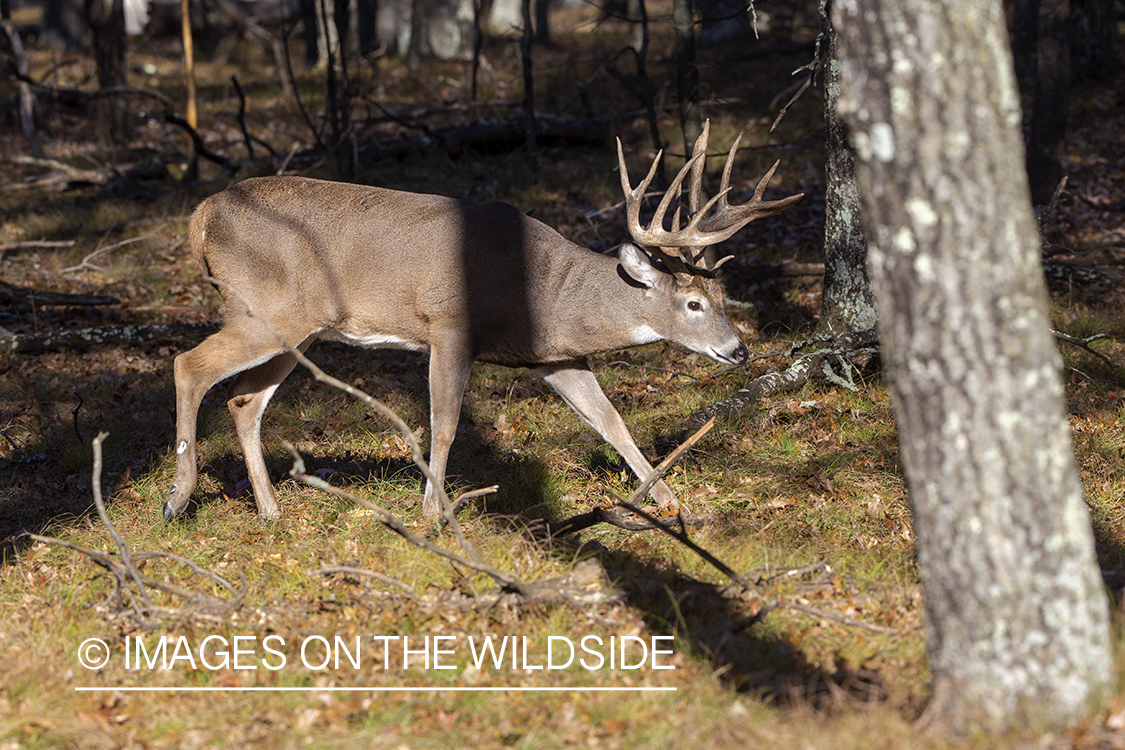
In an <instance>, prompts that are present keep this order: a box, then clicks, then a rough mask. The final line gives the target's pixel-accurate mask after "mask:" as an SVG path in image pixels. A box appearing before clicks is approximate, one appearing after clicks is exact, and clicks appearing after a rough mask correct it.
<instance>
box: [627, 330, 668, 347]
mask: <svg viewBox="0 0 1125 750" xmlns="http://www.w3.org/2000/svg"><path fill="white" fill-rule="evenodd" d="M629 336H630V337H632V339H633V343H634V344H651V343H652V342H654V341H663V340H664V337H663V336H661V335H660V334H659V333H657V332H656V331H654V330H652V329H651V328H649V327H648V326H637V327H636V328H634V329H633V330H631V331H629Z"/></svg>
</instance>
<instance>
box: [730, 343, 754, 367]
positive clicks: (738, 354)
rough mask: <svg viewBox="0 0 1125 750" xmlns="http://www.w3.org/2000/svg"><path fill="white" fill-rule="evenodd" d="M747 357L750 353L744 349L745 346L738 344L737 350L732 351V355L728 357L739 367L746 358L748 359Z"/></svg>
mask: <svg viewBox="0 0 1125 750" xmlns="http://www.w3.org/2000/svg"><path fill="white" fill-rule="evenodd" d="M749 356H750V351H749V350H748V349H747V348H746V344H743V343H742V342H739V343H738V348H737V349H735V350H734V353H733V354H731V355H730V358H731V359H732V360H734V363H735V364H736V365H740V364H742V363H743V362H745V361H746V360H747V358H749Z"/></svg>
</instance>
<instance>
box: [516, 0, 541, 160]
mask: <svg viewBox="0 0 1125 750" xmlns="http://www.w3.org/2000/svg"><path fill="white" fill-rule="evenodd" d="M522 9H523V12H522V15H523V34H522V35H521V36H520V58H521V59H522V60H523V113H524V118H525V120H526V122H527V156H528V159H529V160H530V161H531V174H532V176H533V177H534V178H535V181H536V182H538V181H539V169H540V168H539V149H538V147H537V145H536V135H537V131H538V130H539V126H538V124H537V123H536V121H535V80H534V77H533V76H532V68H531V42H532V39H533V38H534V31H533V30H532V28H531V0H523V4H522Z"/></svg>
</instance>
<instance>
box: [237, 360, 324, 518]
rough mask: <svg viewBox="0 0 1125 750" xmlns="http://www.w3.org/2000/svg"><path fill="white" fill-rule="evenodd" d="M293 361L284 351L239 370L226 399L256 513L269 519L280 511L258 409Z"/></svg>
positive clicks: (262, 410) (278, 514)
mask: <svg viewBox="0 0 1125 750" xmlns="http://www.w3.org/2000/svg"><path fill="white" fill-rule="evenodd" d="M311 343H312V339H308V340H306V341H305V342H304V343H302V344H301V345H300V346H298V347H297V348H298V349H300V350H301V351H302V352H303V351H304V350H305V349H307V348H308V347H309V345H310V344H311ZM296 365H297V358H296V357H294V356H293V355H292V354H290V353H288V352H285V353H282V354H279V355H277V356H276V357H274V358H273V359H271V360H270V361H268V362H266V363H264V364H261V365H258V366H257V367H254V368H251V369H249V370H245V371H243V372H242V373H240V374H239V376H238V380H236V381H235V383H234V393H233V394H232V395H231V397H230V400H228V401H227V408H228V409H230V415H231V417H233V418H234V427H235V430H237V432H238V442H239V444H241V446H242V456H243V458H244V459H245V461H246V472H247V474H248V475H249V477H250V485H251V486H252V487H253V488H254V500H255V502H257V504H258V514H259V515H260V516H261V517H262V518H266V519H270V520H272V519H276V518H278V517H279V516H280V515H281V511H280V509H279V508H278V506H277V499H276V498H275V496H274V492H273V483H272V482H270V477H269V472H267V471H266V461H265V457H264V456H263V455H262V413H263V412H264V411H265V410H266V405H267V404H268V403H269V402H270V398H272V397H273V394H274V391H276V390H277V387H278V386H279V385H280V384H281V381H283V380H285V378H286V376H288V375H289V373H291V372H292V371H293V368H294V367H296Z"/></svg>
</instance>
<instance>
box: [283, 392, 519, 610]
mask: <svg viewBox="0 0 1125 750" xmlns="http://www.w3.org/2000/svg"><path fill="white" fill-rule="evenodd" d="M314 377H315V374H314ZM317 379H318V380H319V378H317ZM369 398H370V397H369ZM372 400H374V399H372ZM384 408H388V407H385V406H384ZM388 411H389V408H388ZM282 445H284V446H285V449H286V450H287V451H289V454H290V455H291V456H293V468H292V469H290V470H289V476H291V477H293V478H294V479H296V480H297V481H298V482H304V483H305V484H307V485H309V486H310V487H315V488H316V489H318V490H323V491H324V492H327V493H329V494H331V495H335V496H336V497H340V498H344V499H345V500H350V501H351V502H353V503H355V504H356V505H362V506H363V507H364V508H367V509H368V510H370V511H372V512H373V513H374V514H375V518H376V519H378V521H379V523H381V524H383V525H384V526H386V527H387V528H388V529H390V530H391V531H393V532H394V533H396V534H398V535H399V536H400V537H402V538H403V539H405V540H406V541H407V542H409V543H410V544H413V545H414V546H415V547H419V548H421V549H424V550H426V551H428V552H432V553H434V554H435V555H438V556H439V557H444V558H445V559H447V560H450V561H451V562H454V563H456V564H458V565H461V566H464V567H466V568H469V569H470V570H475V571H477V572H478V573H484V574H485V575H487V576H488V577H490V578H491V579H492V580H494V581H496V583H498V584H499V585H500V587H501V588H502V589H504V590H506V591H513V592H515V593H517V594H520V595H526V594H528V593H529V591H530V590H529V589H528V588H527V584H525V583H524V582H523V581H521V580H519V579H518V578H515V577H514V576H511V575H509V574H507V573H505V572H503V571H501V570H499V569H497V568H494V567H493V566H491V565H489V564H488V563H486V562H484V561H483V560H481V559H480V557H479V555H476V554H475V553H473V557H472V558H469V557H465V556H464V555H459V554H457V553H456V552H451V551H449V550H447V549H445V548H444V547H440V546H438V545H437V544H434V543H433V542H431V541H430V540H429V539H426V538H425V537H424V536H420V535H418V534H415V533H414V532H413V531H411V530H410V529H408V528H407V527H406V524H405V523H404V522H403V521H402V520H401V519H399V518H398V517H397V516H395V515H394V514H393V513H391V512H390V511H389V510H387V509H386V508H383V507H382V506H379V505H376V504H375V503H373V502H371V501H370V500H367V499H366V498H362V497H360V496H359V495H356V494H353V493H351V492H348V491H347V490H345V489H341V488H340V487H335V486H333V485H331V484H329V483H328V482H326V481H325V480H323V479H321V478H320V477H316V476H310V475H309V474H306V473H305V461H304V459H303V458H301V454H300V453H298V452H297V449H296V448H294V447H293V444H292V443H290V442H289V441H287V440H286V441H283V442H282ZM415 463H418V462H417V461H416V462H415ZM421 463H422V464H425V461H422V462H421ZM419 468H421V467H419ZM425 470H426V472H429V466H428V465H427V466H426V469H425ZM435 491H436V488H435ZM445 500H446V505H448V503H449V498H448V497H447V498H446V499H445Z"/></svg>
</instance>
